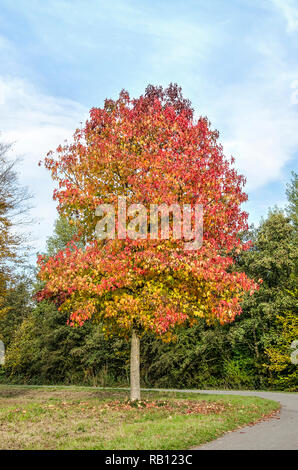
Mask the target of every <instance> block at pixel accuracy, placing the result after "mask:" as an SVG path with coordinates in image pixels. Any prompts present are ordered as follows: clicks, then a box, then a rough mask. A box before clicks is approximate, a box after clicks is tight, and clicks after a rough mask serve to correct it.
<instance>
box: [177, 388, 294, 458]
mask: <svg viewBox="0 0 298 470" xmlns="http://www.w3.org/2000/svg"><path fill="white" fill-rule="evenodd" d="M177 391H178V390H177ZM179 391H180V392H181V391H184V392H191V393H221V394H225V395H231V394H233V395H252V396H256V397H261V398H268V399H269V400H275V401H278V402H279V403H281V405H282V408H281V411H280V413H278V414H277V416H276V417H274V418H271V419H269V420H268V421H261V422H259V423H257V424H255V425H254V426H245V427H243V428H241V429H239V430H237V431H233V432H229V433H227V434H224V435H223V436H222V437H220V438H218V439H216V440H214V441H212V442H209V443H208V444H203V445H201V446H200V447H197V448H196V449H195V450H213V449H214V450H298V393H281V392H255V391H253V392H251V391H230V390H229V391H227V390H179Z"/></svg>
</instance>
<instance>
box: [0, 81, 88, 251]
mask: <svg viewBox="0 0 298 470" xmlns="http://www.w3.org/2000/svg"><path fill="white" fill-rule="evenodd" d="M0 97H1V100H0V132H1V135H0V139H1V141H5V142H14V146H13V150H12V152H11V153H12V155H13V156H14V157H15V156H17V157H21V159H22V160H21V162H20V163H19V164H18V170H19V176H20V182H21V184H22V185H26V186H27V187H28V189H29V191H30V192H31V193H33V195H34V196H35V197H34V200H33V204H34V206H35V207H34V209H33V210H32V216H33V217H34V218H36V219H38V221H37V223H36V226H35V227H33V230H32V231H33V232H34V241H33V245H34V251H38V250H43V249H44V246H45V240H46V238H47V237H48V236H49V235H50V234H51V231H52V225H53V221H54V219H55V218H56V216H57V212H56V209H55V206H56V205H55V203H54V202H53V201H52V192H53V187H54V186H53V183H52V181H51V177H50V174H49V172H47V171H46V170H45V169H44V168H42V167H39V166H38V162H39V161H40V160H42V159H43V158H44V157H45V156H46V154H47V152H48V151H49V150H55V148H56V147H57V146H58V145H59V144H61V143H63V141H64V140H65V139H70V138H71V136H72V134H73V132H74V130H75V129H76V128H77V127H78V126H79V125H80V121H84V120H85V118H86V115H87V113H86V109H85V108H84V107H82V106H81V105H79V104H78V103H75V102H73V101H70V100H66V99H60V98H54V97H51V96H47V95H45V94H42V93H41V92H39V91H37V90H36V89H35V88H34V87H33V86H32V85H31V84H30V83H28V82H26V81H24V80H22V79H16V78H4V77H0Z"/></svg>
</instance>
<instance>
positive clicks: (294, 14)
mask: <svg viewBox="0 0 298 470" xmlns="http://www.w3.org/2000/svg"><path fill="white" fill-rule="evenodd" d="M271 1H272V2H273V4H274V5H275V6H276V7H277V8H278V9H279V10H280V11H281V13H282V15H283V16H284V18H285V20H286V22H287V31H288V32H289V33H292V32H293V31H296V30H298V5H297V1H296V0H271Z"/></svg>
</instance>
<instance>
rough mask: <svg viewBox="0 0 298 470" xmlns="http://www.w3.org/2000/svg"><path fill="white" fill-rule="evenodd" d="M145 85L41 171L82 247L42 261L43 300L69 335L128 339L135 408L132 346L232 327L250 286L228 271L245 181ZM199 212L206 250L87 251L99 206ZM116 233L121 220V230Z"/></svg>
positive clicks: (193, 124) (90, 124)
mask: <svg viewBox="0 0 298 470" xmlns="http://www.w3.org/2000/svg"><path fill="white" fill-rule="evenodd" d="M155 90H156V93H154V87H149V88H147V90H146V93H145V95H144V96H141V97H140V98H138V99H130V97H129V95H128V93H127V92H124V91H123V92H121V94H120V96H119V99H118V100H116V101H113V100H107V101H106V102H105V106H104V108H103V109H100V108H93V109H92V110H91V112H90V120H89V121H87V122H86V125H85V127H84V128H83V129H81V130H77V131H76V132H75V134H74V142H73V143H72V144H70V145H65V146H63V147H61V146H60V147H58V149H57V158H53V156H52V155H51V153H50V154H49V156H48V157H47V158H46V161H45V165H46V167H47V168H48V169H49V170H50V171H51V173H52V177H53V179H54V180H56V181H58V182H59V188H58V189H56V190H55V193H54V197H55V199H57V200H58V202H59V206H58V209H59V211H60V213H61V214H62V215H63V216H65V217H66V218H67V219H68V220H69V221H71V222H74V223H75V225H76V229H77V231H78V233H79V234H80V237H81V240H83V241H84V246H85V248H83V249H82V248H78V247H77V246H76V245H75V244H74V243H71V244H70V245H69V246H68V247H67V248H66V249H65V250H64V251H60V252H59V253H58V254H57V255H56V256H54V257H52V258H49V259H46V258H43V257H40V258H39V263H40V278H41V279H42V280H43V281H44V282H45V283H46V286H45V287H44V289H42V291H41V292H40V294H39V299H45V298H49V299H52V300H54V301H55V302H56V303H57V305H59V309H60V311H62V312H68V313H69V315H70V324H71V325H80V326H82V325H83V323H84V322H85V321H86V320H87V319H90V318H94V319H97V321H103V322H105V325H106V327H107V333H108V334H111V333H116V334H118V335H123V336H124V337H127V338H128V337H129V336H130V337H131V399H132V400H134V399H139V398H140V380H139V341H140V339H139V338H140V336H141V335H142V334H143V333H144V332H153V333H154V334H155V335H157V336H159V337H161V338H163V339H165V340H170V339H171V336H172V332H173V330H174V329H175V328H176V327H177V326H179V325H182V324H189V325H193V324H194V323H195V322H196V321H198V319H199V318H202V317H203V318H205V319H206V321H207V322H209V323H212V322H214V321H219V322H220V323H223V324H224V323H226V322H232V321H233V320H234V319H235V317H236V316H237V315H238V314H240V312H241V307H240V301H241V299H242V297H243V295H244V292H245V291H250V292H251V293H253V291H254V290H255V289H256V287H257V285H256V284H255V283H254V282H253V281H250V280H249V279H248V278H247V277H246V275H245V274H244V273H243V272H242V273H237V272H232V271H231V269H229V268H230V267H231V265H232V262H233V260H232V257H231V251H232V250H236V251H238V252H239V253H240V252H241V251H242V250H244V249H245V248H247V244H244V243H242V242H241V240H240V239H239V236H238V234H239V231H240V230H243V229H244V228H245V227H246V218H247V214H246V213H244V212H242V211H241V209H240V205H241V203H242V202H243V201H245V200H246V198H247V197H246V195H245V194H244V193H243V191H242V186H243V184H244V178H243V177H242V176H239V175H238V174H237V173H236V171H235V170H234V169H233V168H232V166H231V163H232V162H230V161H228V160H227V159H226V158H225V157H224V155H223V152H222V147H221V146H220V144H218V143H217V137H218V133H217V132H216V131H212V130H211V129H210V124H209V122H208V120H207V119H206V118H200V119H199V120H198V121H194V120H193V115H192V110H191V109H190V107H189V102H188V101H187V100H183V99H182V95H181V90H180V89H179V88H178V87H177V86H173V85H172V86H170V87H169V88H168V89H167V90H165V91H164V92H163V91H162V90H161V89H160V88H156V89H155ZM118 196H124V197H126V198H127V204H128V205H129V204H131V203H142V204H144V205H145V206H147V207H148V205H149V204H154V203H155V204H160V203H166V204H169V205H170V204H173V203H176V204H180V206H182V204H190V205H192V206H193V207H194V206H195V205H196V204H202V205H203V207H204V244H203V246H202V248H201V249H200V250H185V249H184V243H185V241H186V240H185V239H176V238H175V237H174V235H173V233H172V234H171V236H170V238H169V240H160V239H159V240H150V239H148V237H147V238H146V239H144V238H142V239H137V240H132V239H131V238H129V237H128V236H126V238H124V239H121V240H119V239H114V240H104V241H96V242H95V241H94V228H95V224H96V219H95V210H96V208H97V207H98V205H99V204H103V203H110V204H114V205H115V206H116V204H117V202H118ZM117 224H119V221H117Z"/></svg>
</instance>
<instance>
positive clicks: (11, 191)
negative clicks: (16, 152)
mask: <svg viewBox="0 0 298 470" xmlns="http://www.w3.org/2000/svg"><path fill="white" fill-rule="evenodd" d="M10 148H11V145H8V144H3V143H0V319H1V318H3V317H4V316H5V315H9V308H10V307H9V303H10V302H9V299H6V295H7V293H8V292H9V293H11V292H12V290H13V289H14V281H15V278H17V279H16V284H17V288H16V295H17V298H19V293H20V289H21V290H22V288H21V287H20V286H21V284H20V283H19V280H18V278H19V276H16V275H15V273H14V272H13V269H12V268H14V269H15V268H16V266H18V265H20V263H21V262H22V261H23V260H24V256H23V255H24V243H25V241H26V239H27V238H26V236H25V234H24V232H22V229H23V228H24V225H25V224H26V223H28V222H29V219H28V210H29V205H28V201H29V199H30V198H31V196H30V195H29V193H28V191H27V189H26V188H23V187H21V186H20V185H19V182H18V176H17V173H16V170H15V166H16V161H12V160H10V159H9V158H8V151H9V150H10ZM13 316H14V315H13ZM0 321H1V320H0ZM14 321H15V318H14V319H13V320H8V324H11V323H13V322H14ZM0 339H2V340H3V341H4V343H5V339H6V335H5V333H3V330H0Z"/></svg>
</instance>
